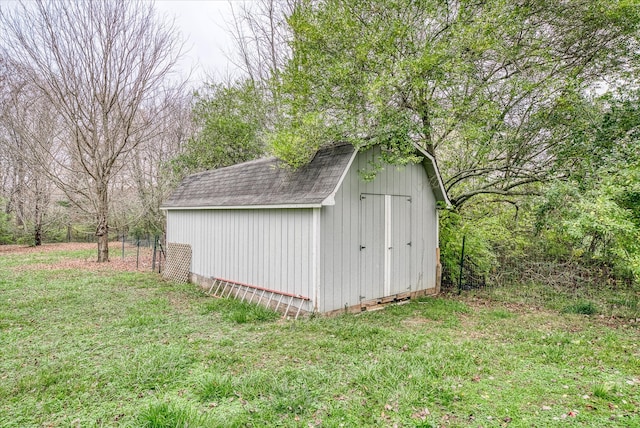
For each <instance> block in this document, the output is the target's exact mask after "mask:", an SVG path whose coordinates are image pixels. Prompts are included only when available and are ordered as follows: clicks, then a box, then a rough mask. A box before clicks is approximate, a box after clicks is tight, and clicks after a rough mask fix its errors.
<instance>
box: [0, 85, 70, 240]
mask: <svg viewBox="0 0 640 428" xmlns="http://www.w3.org/2000/svg"><path fill="white" fill-rule="evenodd" d="M3 83H4V85H3V87H2V98H1V101H2V106H3V108H2V111H0V135H1V137H0V147H1V148H2V152H3V154H4V156H3V157H4V160H5V161H6V166H5V168H6V171H5V174H7V172H8V173H9V174H8V175H5V177H6V181H7V184H8V185H9V186H8V187H9V189H7V190H8V192H7V193H6V196H7V206H6V211H7V213H13V214H14V215H15V222H16V226H17V227H18V228H24V229H26V228H27V226H32V227H33V242H34V244H35V245H36V246H37V245H40V244H41V243H42V234H43V227H44V225H45V220H46V219H45V217H46V216H47V212H48V209H49V204H50V202H51V193H52V190H53V188H54V186H53V184H52V181H51V180H50V179H49V178H48V175H49V174H47V172H51V173H55V171H54V170H49V171H48V170H47V168H46V166H50V165H51V164H52V162H51V159H50V158H49V157H48V156H47V153H49V152H50V151H49V150H47V151H44V150H42V149H41V151H40V152H39V153H38V155H37V156H34V155H33V153H34V150H35V149H36V147H35V146H32V145H31V144H30V142H33V141H40V142H42V143H43V144H42V147H45V146H46V147H49V148H51V147H53V146H54V145H55V143H54V141H55V139H56V136H57V134H58V132H59V129H60V121H59V118H58V116H57V114H56V112H55V111H54V109H53V106H52V105H51V104H49V103H48V102H46V100H45V99H43V98H42V97H39V96H37V93H35V92H34V91H33V88H31V87H29V85H27V84H26V83H25V82H24V81H22V80H21V79H20V76H16V75H14V76H10V77H7V78H5V79H4V82H3Z"/></svg>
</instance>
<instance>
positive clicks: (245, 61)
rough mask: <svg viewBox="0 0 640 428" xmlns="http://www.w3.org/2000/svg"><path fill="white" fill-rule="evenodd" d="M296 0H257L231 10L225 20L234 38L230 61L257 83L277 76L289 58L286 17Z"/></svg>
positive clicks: (288, 29)
mask: <svg viewBox="0 0 640 428" xmlns="http://www.w3.org/2000/svg"><path fill="white" fill-rule="evenodd" d="M297 3H299V0H257V1H255V2H249V3H243V4H241V5H240V6H239V7H238V8H236V9H234V10H233V18H232V20H231V22H229V23H228V25H229V31H230V33H231V35H232V36H233V39H234V44H235V55H236V57H235V58H232V59H231V60H232V61H233V62H234V63H235V64H236V65H237V66H238V67H239V68H240V69H241V70H242V71H243V72H244V73H246V75H247V76H248V77H249V79H250V80H251V81H253V82H254V84H256V85H261V84H266V83H268V82H269V81H270V80H271V79H273V78H277V77H278V74H279V73H280V71H281V70H282V69H283V68H284V66H285V65H286V63H287V62H288V61H289V59H290V58H291V49H290V47H289V39H290V37H291V30H290V28H289V25H288V23H287V18H288V17H289V16H290V15H291V14H292V13H293V11H294V9H295V7H296V4H297Z"/></svg>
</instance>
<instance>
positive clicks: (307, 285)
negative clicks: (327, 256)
mask: <svg viewBox="0 0 640 428" xmlns="http://www.w3.org/2000/svg"><path fill="white" fill-rule="evenodd" d="M312 232H313V210H312V209H270V210H266V209H265V210H263V209H256V210H253V209H247V210H170V211H168V212H167V241H168V242H175V243H181V244H189V245H191V247H192V254H193V257H192V261H191V272H194V273H197V274H198V275H202V276H205V277H217V278H224V279H228V280H232V281H237V282H243V283H247V284H252V285H258V286H261V287H267V288H271V289H274V290H279V291H284V292H287V293H295V294H300V295H303V296H306V297H313V296H312V293H313V288H312V286H313V267H312V263H311V260H312V254H311V252H312V250H313V239H312Z"/></svg>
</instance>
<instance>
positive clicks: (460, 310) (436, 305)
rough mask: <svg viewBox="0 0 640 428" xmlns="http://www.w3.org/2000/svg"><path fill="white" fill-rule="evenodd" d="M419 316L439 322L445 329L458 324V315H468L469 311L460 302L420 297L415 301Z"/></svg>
mask: <svg viewBox="0 0 640 428" xmlns="http://www.w3.org/2000/svg"><path fill="white" fill-rule="evenodd" d="M417 304H418V305H419V309H420V314H421V315H422V316H423V317H424V318H427V319H430V320H433V321H441V322H443V323H444V324H445V325H446V326H447V327H456V326H457V325H458V324H459V319H458V314H467V313H470V311H471V310H470V309H469V307H468V306H467V305H465V304H464V303H462V302H459V301H456V300H450V299H443V298H434V297H421V298H419V299H417Z"/></svg>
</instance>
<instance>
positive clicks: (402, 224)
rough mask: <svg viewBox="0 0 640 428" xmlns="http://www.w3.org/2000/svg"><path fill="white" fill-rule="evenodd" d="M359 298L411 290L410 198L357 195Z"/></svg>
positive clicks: (403, 196) (383, 295)
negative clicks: (358, 200)
mask: <svg viewBox="0 0 640 428" xmlns="http://www.w3.org/2000/svg"><path fill="white" fill-rule="evenodd" d="M360 240H361V244H360V297H361V299H362V300H371V299H376V298H380V297H385V296H390V295H394V294H398V293H403V292H405V291H409V290H410V289H411V197H409V196H405V195H378V194H370V193H364V194H362V195H360Z"/></svg>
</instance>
